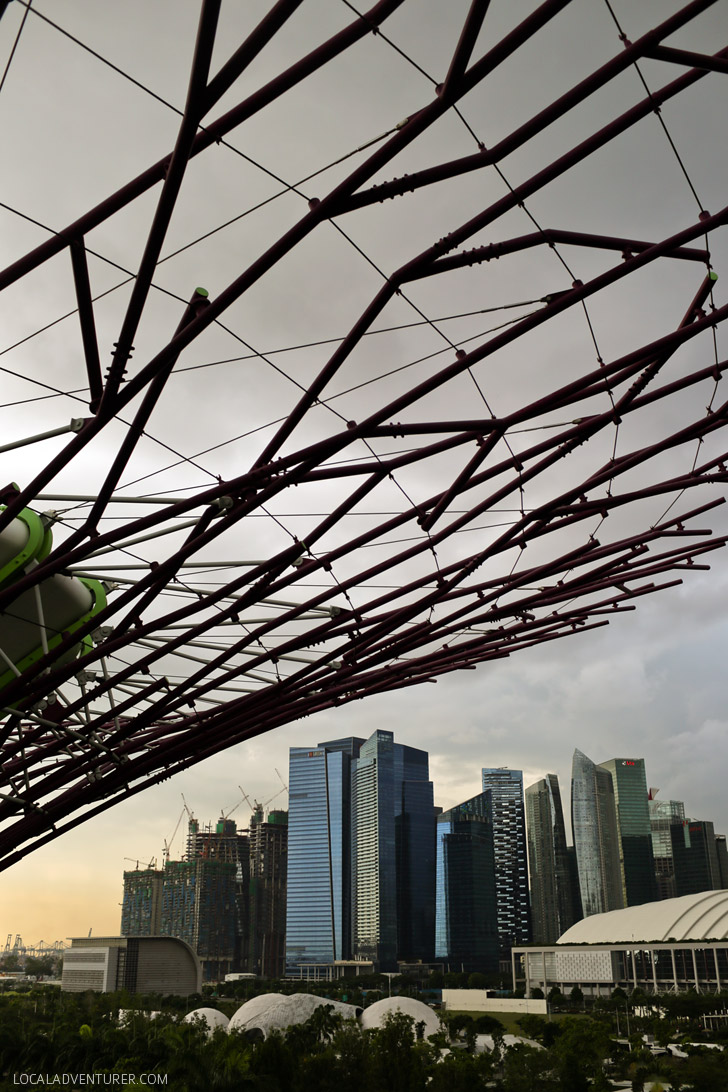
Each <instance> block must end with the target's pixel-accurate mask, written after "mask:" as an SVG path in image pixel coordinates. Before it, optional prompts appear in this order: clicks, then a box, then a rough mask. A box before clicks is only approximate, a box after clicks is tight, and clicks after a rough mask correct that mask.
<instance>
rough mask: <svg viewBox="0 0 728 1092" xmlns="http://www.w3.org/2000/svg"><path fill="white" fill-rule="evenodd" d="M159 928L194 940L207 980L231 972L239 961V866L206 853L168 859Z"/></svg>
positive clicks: (219, 977)
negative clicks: (177, 859) (236, 869)
mask: <svg viewBox="0 0 728 1092" xmlns="http://www.w3.org/2000/svg"><path fill="white" fill-rule="evenodd" d="M160 932H161V935H162V936H170V937H177V938H178V939H179V940H184V941H186V942H187V943H188V944H189V945H190V947H191V948H192V950H193V951H194V952H196V953H197V955H198V957H199V960H200V962H201V964H202V977H203V979H204V981H206V982H218V981H220V980H221V979H223V978H224V977H225V975H226V974H229V973H230V971H232V970H233V965H234V963H235V941H236V933H235V866H234V865H233V864H232V863H231V862H227V861H216V860H211V859H209V858H205V857H198V858H197V859H196V860H193V861H168V862H167V864H166V866H165V869H164V887H163V892H162V925H161V930H160Z"/></svg>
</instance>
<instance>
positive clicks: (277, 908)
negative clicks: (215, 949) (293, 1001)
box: [248, 804, 288, 978]
mask: <svg viewBox="0 0 728 1092" xmlns="http://www.w3.org/2000/svg"><path fill="white" fill-rule="evenodd" d="M249 839H250V896H249V900H248V906H249V916H250V945H249V949H250V958H249V961H248V968H249V969H250V970H251V971H252V972H253V973H254V974H257V975H260V977H261V978H282V977H283V975H285V973H286V871H287V855H288V812H287V811H271V812H270V813H269V815H268V821H267V822H265V821H264V819H263V805H262V804H258V805H257V806H256V808H255V811H254V812H253V815H252V816H251V817H250V830H249Z"/></svg>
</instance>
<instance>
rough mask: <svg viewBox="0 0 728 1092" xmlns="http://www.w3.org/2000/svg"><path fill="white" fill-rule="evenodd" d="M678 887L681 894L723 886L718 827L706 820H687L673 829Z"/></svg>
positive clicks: (693, 893)
mask: <svg viewBox="0 0 728 1092" xmlns="http://www.w3.org/2000/svg"><path fill="white" fill-rule="evenodd" d="M672 848H673V854H674V857H675V888H676V891H677V894H678V895H695V894H697V893H698V892H699V891H714V890H716V889H718V888H720V886H721V877H720V864H719V861H718V850H717V848H716V844H715V829H714V827H713V824H712V823H711V822H709V821H708V820H707V819H687V820H686V821H685V822H684V823H683V825H682V828H680V827H678V826H674V827H673V828H672Z"/></svg>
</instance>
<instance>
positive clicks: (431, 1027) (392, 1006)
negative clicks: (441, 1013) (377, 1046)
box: [361, 997, 442, 1039]
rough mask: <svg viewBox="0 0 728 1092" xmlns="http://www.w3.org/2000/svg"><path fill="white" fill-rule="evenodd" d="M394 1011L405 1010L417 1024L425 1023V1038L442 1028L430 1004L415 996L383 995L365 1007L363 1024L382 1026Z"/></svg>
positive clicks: (362, 1017)
mask: <svg viewBox="0 0 728 1092" xmlns="http://www.w3.org/2000/svg"><path fill="white" fill-rule="evenodd" d="M393 1012H403V1013H404V1014H405V1016H411V1017H412V1019H413V1020H414V1022H415V1025H417V1024H419V1023H423V1024H424V1025H425V1033H424V1037H425V1039H428V1038H429V1037H430V1035H435V1034H436V1033H437V1032H438V1031H441V1030H442V1024H441V1023H440V1019H439V1017H438V1016H437V1014H436V1013H435V1012H433V1011H432V1009H431V1008H430V1006H429V1005H425V1004H424V1003H423V1002H422V1001H416V1000H415V999H414V998H413V997H383V998H382V1000H381V1001H375V1003H374V1004H373V1005H370V1006H369V1008H368V1009H364V1012H363V1013H362V1015H361V1026H362V1027H363V1028H364V1029H367V1028H381V1027H383V1026H384V1024H385V1022H386V1019H387V1017H388V1016H389V1014H390V1013H393Z"/></svg>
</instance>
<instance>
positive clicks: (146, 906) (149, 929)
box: [121, 868, 164, 937]
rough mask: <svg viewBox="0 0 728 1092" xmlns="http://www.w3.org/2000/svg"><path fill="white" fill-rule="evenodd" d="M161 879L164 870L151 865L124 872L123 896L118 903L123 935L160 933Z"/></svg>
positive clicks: (151, 935)
mask: <svg viewBox="0 0 728 1092" xmlns="http://www.w3.org/2000/svg"><path fill="white" fill-rule="evenodd" d="M163 879H164V872H162V871H161V870H157V869H154V868H144V869H136V870H135V871H133V872H125V873H124V898H123V902H122V904H121V935H122V936H123V937H156V936H159V929H160V924H161V920H162V881H163Z"/></svg>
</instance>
